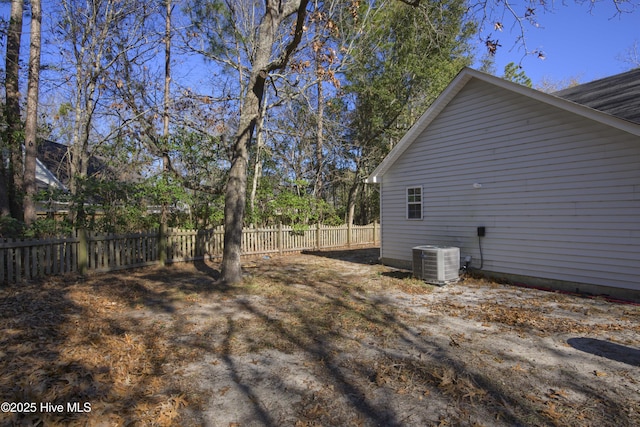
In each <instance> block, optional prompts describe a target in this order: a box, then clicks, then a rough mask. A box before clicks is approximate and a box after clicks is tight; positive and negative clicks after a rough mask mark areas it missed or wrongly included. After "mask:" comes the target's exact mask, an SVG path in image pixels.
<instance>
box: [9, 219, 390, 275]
mask: <svg viewBox="0 0 640 427" xmlns="http://www.w3.org/2000/svg"><path fill="white" fill-rule="evenodd" d="M379 233H380V226H379V225H378V224H376V223H373V224H369V225H354V226H347V225H341V226H337V227H329V226H323V225H316V226H311V227H308V228H305V229H293V228H291V227H288V226H282V225H280V226H276V227H270V228H245V229H244V230H243V233H242V253H243V255H268V254H285V253H289V252H299V251H303V250H319V249H326V248H337V247H350V246H357V245H376V244H377V243H378V242H379V240H380V236H379ZM223 241H224V230H223V229H222V228H221V227H220V228H216V229H213V230H180V229H169V230H167V231H166V233H161V232H160V231H153V232H142V233H130V234H97V233H92V232H87V231H77V232H76V233H75V235H74V236H70V237H65V238H56V239H31V240H16V239H0V283H14V282H19V281H20V280H23V279H33V278H37V277H44V276H48V275H52V274H62V273H72V272H81V273H82V272H88V271H95V272H105V271H113V270H119V269H126V268H135V267H142V266H147V265H153V264H157V263H158V262H159V261H160V259H161V257H160V254H161V251H162V250H163V247H164V251H165V254H166V257H165V261H166V262H169V263H171V262H182V261H194V260H201V259H205V258H207V259H213V258H219V257H222V250H223Z"/></svg>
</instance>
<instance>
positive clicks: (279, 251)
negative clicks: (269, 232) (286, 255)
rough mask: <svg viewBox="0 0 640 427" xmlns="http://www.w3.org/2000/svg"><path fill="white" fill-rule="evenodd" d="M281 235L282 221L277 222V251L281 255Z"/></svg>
mask: <svg viewBox="0 0 640 427" xmlns="http://www.w3.org/2000/svg"><path fill="white" fill-rule="evenodd" d="M283 240H284V239H283V236H282V221H279V222H278V253H279V254H280V255H282V246H283Z"/></svg>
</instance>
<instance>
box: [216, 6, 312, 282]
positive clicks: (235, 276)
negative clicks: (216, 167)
mask: <svg viewBox="0 0 640 427" xmlns="http://www.w3.org/2000/svg"><path fill="white" fill-rule="evenodd" d="M307 4H308V0H289V1H286V2H285V1H280V2H271V1H269V0H267V1H265V12H264V16H263V17H262V20H261V21H260V25H258V29H257V30H256V44H255V54H254V57H253V61H252V70H251V73H250V76H249V84H248V86H247V88H248V90H247V93H246V94H245V95H244V99H243V102H242V110H241V113H240V123H239V126H238V131H237V133H236V137H235V143H234V147H233V154H232V158H231V170H230V171H229V182H228V183H227V189H226V194H225V199H224V202H225V205H224V250H223V253H222V265H221V274H222V275H221V280H222V281H223V282H224V283H227V284H233V283H236V282H239V281H240V280H242V265H241V263H240V255H241V253H242V227H243V223H244V211H245V205H246V199H247V165H248V151H249V143H250V142H251V139H252V137H253V132H254V130H255V127H256V123H257V121H258V119H259V117H260V105H261V104H260V103H261V102H262V98H263V96H264V86H265V81H266V79H267V77H268V75H269V72H270V71H274V70H278V69H281V68H283V67H284V66H285V65H286V64H287V62H288V61H289V57H290V56H291V54H292V53H293V51H294V50H295V49H296V47H297V46H298V44H299V43H300V39H301V38H302V32H303V27H304V20H305V16H306V7H307ZM294 14H297V20H296V26H295V31H294V37H293V38H292V39H291V40H290V41H289V43H288V44H287V45H286V47H285V48H284V50H283V51H282V52H280V54H279V55H277V56H276V59H275V60H272V57H273V49H274V46H275V45H276V44H277V40H278V33H279V27H280V25H281V24H282V22H283V21H284V20H285V19H286V18H287V17H289V16H292V15H294Z"/></svg>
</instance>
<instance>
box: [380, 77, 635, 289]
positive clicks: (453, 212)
mask: <svg viewBox="0 0 640 427" xmlns="http://www.w3.org/2000/svg"><path fill="white" fill-rule="evenodd" d="M382 183H383V184H384V185H383V186H381V203H382V212H383V213H384V216H383V218H382V224H383V227H382V236H383V237H382V239H383V247H382V254H381V255H382V257H383V258H388V259H396V260H404V261H410V260H411V248H412V247H414V246H417V245H425V244H430V245H452V246H458V247H460V248H461V251H460V254H461V256H462V257H463V258H464V257H465V256H467V255H471V256H472V257H473V265H475V266H478V265H479V261H480V260H479V258H480V253H479V250H478V237H477V235H476V229H477V227H478V226H485V227H486V237H483V238H482V239H483V240H482V248H483V255H484V266H483V267H484V269H485V270H487V271H492V272H497V273H506V274H518V275H524V276H533V277H541V278H547V279H554V280H565V281H573V282H579V283H587V284H596V285H604V286H614V287H620V288H626V289H640V279H638V278H639V277H640V267H639V265H640V264H639V263H638V260H639V259H640V138H638V137H637V136H634V135H631V134H628V133H626V132H624V131H622V130H619V129H615V128H613V127H610V126H607V125H604V124H600V123H597V122H594V121H591V120H589V119H587V118H584V117H581V116H578V115H576V114H573V113H571V112H568V111H565V110H562V109H560V108H556V107H553V106H549V105H547V104H544V103H541V102H538V101H536V100H534V99H530V98H528V97H526V96H522V95H519V94H517V93H514V92H511V91H509V90H506V89H502V88H499V87H495V86H494V85H491V84H489V83H486V82H482V81H479V80H471V81H470V82H469V83H468V84H467V85H466V86H465V87H464V88H463V89H462V90H461V91H460V92H459V93H458V94H457V95H456V96H455V97H454V98H453V100H452V101H451V102H450V103H449V104H448V105H447V106H446V107H445V108H444V109H443V110H442V111H441V112H440V114H439V115H438V116H437V117H436V118H435V119H434V120H433V122H431V124H430V125H429V126H428V127H427V129H426V130H425V131H424V132H422V134H421V135H420V136H418V138H417V139H416V140H415V141H414V142H413V143H412V144H411V145H410V146H409V147H408V148H407V150H406V151H405V152H404V153H403V154H402V155H401V156H400V157H399V158H398V159H397V160H396V161H395V163H393V165H392V166H391V167H390V168H389V170H388V171H387V172H386V173H385V174H384V175H383V177H382ZM417 183H419V184H420V185H422V186H423V192H422V203H423V204H424V205H426V206H428V207H429V209H428V210H426V211H424V213H423V215H424V216H423V221H422V222H420V224H419V226H418V224H416V223H415V222H412V221H406V220H405V218H406V212H405V209H406V207H405V205H406V203H405V200H404V199H405V197H406V196H405V194H406V188H407V187H413V186H415V185H416V184H417ZM475 183H479V184H481V187H480V188H475V187H477V186H475V187H474V184H475Z"/></svg>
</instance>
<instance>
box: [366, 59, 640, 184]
mask: <svg viewBox="0 0 640 427" xmlns="http://www.w3.org/2000/svg"><path fill="white" fill-rule="evenodd" d="M472 78H477V79H479V80H482V81H484V82H487V83H489V84H493V85H495V86H498V87H501V88H503V89H506V90H509V91H512V92H515V93H518V94H521V95H523V96H527V97H529V98H532V99H535V100H537V101H540V102H544V103H546V104H549V105H552V106H555V107H558V108H561V109H563V110H566V111H570V112H573V113H575V114H578V115H581V116H583V117H586V118H589V119H591V120H594V121H596V122H600V123H603V124H606V125H609V126H612V127H615V128H618V129H620V130H623V131H625V132H628V133H630V134H633V135H636V136H640V125H638V124H637V123H634V122H630V121H628V120H624V119H620V118H618V117H614V116H611V115H609V114H606V113H603V112H601V111H598V110H595V109H593V108H590V107H586V106H584V105H581V104H577V103H575V102H572V101H569V100H566V99H563V98H559V97H557V96H554V95H551V94H548V93H544V92H540V91H538V90H535V89H532V88H529V87H526V86H523V85H520V84H517V83H513V82H511V81H508V80H505V79H503V78H500V77H495V76H492V75H489V74H486V73H483V72H480V71H477V70H474V69H471V68H464V69H462V71H460V73H458V75H457V76H456V77H455V78H454V79H453V80H452V81H451V83H450V84H449V86H447V87H446V88H445V90H444V91H443V92H442V94H440V96H439V97H438V98H437V99H436V100H435V102H434V103H433V104H431V106H430V107H429V108H428V109H427V111H426V112H425V113H424V114H423V115H422V116H421V117H420V118H419V119H418V121H417V122H416V123H415V124H414V125H413V126H412V127H411V128H410V129H409V130H408V131H407V133H406V134H405V135H404V136H403V137H402V139H401V140H400V141H399V142H398V144H396V146H395V147H394V148H393V149H392V150H391V151H390V152H389V154H387V156H386V157H385V158H384V160H383V161H382V162H381V163H380V164H379V165H378V167H377V168H375V169H374V171H373V172H372V173H371V175H369V177H368V178H367V179H366V180H365V182H366V183H368V184H376V183H380V182H382V176H383V175H384V174H385V173H386V172H387V171H388V170H389V168H390V167H391V166H392V165H393V163H395V161H396V160H397V159H398V158H399V157H400V156H401V155H402V154H403V153H404V152H405V150H406V149H407V148H408V147H409V146H410V145H411V144H412V143H413V141H414V140H415V139H416V138H417V137H418V135H420V134H421V133H422V132H423V131H424V130H425V129H426V128H427V126H428V125H429V124H430V123H431V122H432V121H433V120H434V119H435V118H436V117H437V116H438V114H440V112H441V111H442V110H443V109H444V108H445V107H446V106H447V105H448V104H449V102H451V100H452V99H453V98H454V97H455V96H456V95H457V94H458V93H459V92H460V90H462V88H463V87H464V86H465V85H466V84H467V83H468V82H469V81H470V80H471V79H472Z"/></svg>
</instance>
